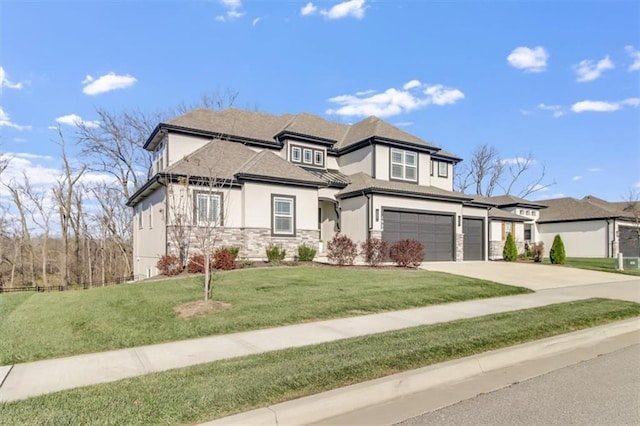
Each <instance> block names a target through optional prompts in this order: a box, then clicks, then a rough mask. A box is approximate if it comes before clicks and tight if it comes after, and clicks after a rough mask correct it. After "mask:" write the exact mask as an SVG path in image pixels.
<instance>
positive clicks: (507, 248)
mask: <svg viewBox="0 0 640 426" xmlns="http://www.w3.org/2000/svg"><path fill="white" fill-rule="evenodd" d="M502 258H503V259H504V260H505V261H507V262H513V261H515V260H516V259H517V258H518V248H517V247H516V240H514V239H513V235H511V234H507V241H505V243H504V249H503V250H502Z"/></svg>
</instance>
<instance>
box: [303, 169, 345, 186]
mask: <svg viewBox="0 0 640 426" xmlns="http://www.w3.org/2000/svg"><path fill="white" fill-rule="evenodd" d="M305 170H306V171H307V172H308V173H311V174H312V175H314V176H315V177H317V178H319V179H322V180H323V181H324V182H326V183H327V184H328V185H331V184H334V185H339V186H347V185H348V184H349V176H347V175H345V174H344V173H341V172H339V171H338V170H330V169H327V170H322V169H305Z"/></svg>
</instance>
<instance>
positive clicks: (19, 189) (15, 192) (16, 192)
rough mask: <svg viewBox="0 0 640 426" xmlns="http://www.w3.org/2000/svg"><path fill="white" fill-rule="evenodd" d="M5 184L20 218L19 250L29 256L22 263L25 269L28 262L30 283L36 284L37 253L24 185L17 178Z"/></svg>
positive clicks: (28, 280) (27, 270) (27, 269)
mask: <svg viewBox="0 0 640 426" xmlns="http://www.w3.org/2000/svg"><path fill="white" fill-rule="evenodd" d="M3 185H4V187H5V188H6V189H7V190H8V191H9V194H10V195H11V199H12V201H13V206H14V207H15V212H16V214H17V216H18V220H19V221H20V222H19V223H20V236H19V244H18V246H19V247H20V250H19V252H20V253H21V252H22V250H26V252H27V255H28V258H29V259H28V262H24V261H21V262H20V263H21V264H22V265H23V269H24V265H25V263H26V265H27V268H26V272H27V277H26V278H27V282H28V283H29V285H35V284H36V274H35V253H34V248H33V243H32V241H31V228H30V223H29V216H30V215H31V212H30V211H29V208H28V206H27V205H26V203H25V196H24V193H25V191H24V186H22V185H21V184H19V183H18V182H16V181H15V180H12V181H11V182H9V183H3Z"/></svg>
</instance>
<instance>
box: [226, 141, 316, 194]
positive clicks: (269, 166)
mask: <svg viewBox="0 0 640 426" xmlns="http://www.w3.org/2000/svg"><path fill="white" fill-rule="evenodd" d="M236 175H238V176H243V175H244V176H247V175H249V176H260V177H267V178H276V179H281V180H287V181H302V182H308V183H313V184H317V185H324V183H325V182H324V181H323V180H322V179H319V178H317V177H316V176H314V175H312V174H311V173H307V172H306V171H305V170H303V169H302V168H301V167H298V166H296V165H295V164H292V163H290V162H289V161H287V160H285V159H284V158H282V157H280V156H278V155H276V154H274V153H273V152H271V151H269V150H266V149H265V150H263V151H260V152H258V153H257V154H255V155H254V156H253V157H252V158H251V159H250V160H249V161H247V162H246V163H245V164H243V165H242V166H241V167H240V168H239V169H238V170H237V171H236Z"/></svg>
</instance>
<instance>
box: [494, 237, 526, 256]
mask: <svg viewBox="0 0 640 426" xmlns="http://www.w3.org/2000/svg"><path fill="white" fill-rule="evenodd" d="M504 243H505V241H491V242H489V259H490V260H500V259H502V252H503V251H504ZM516 248H517V249H518V254H522V253H524V241H516Z"/></svg>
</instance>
